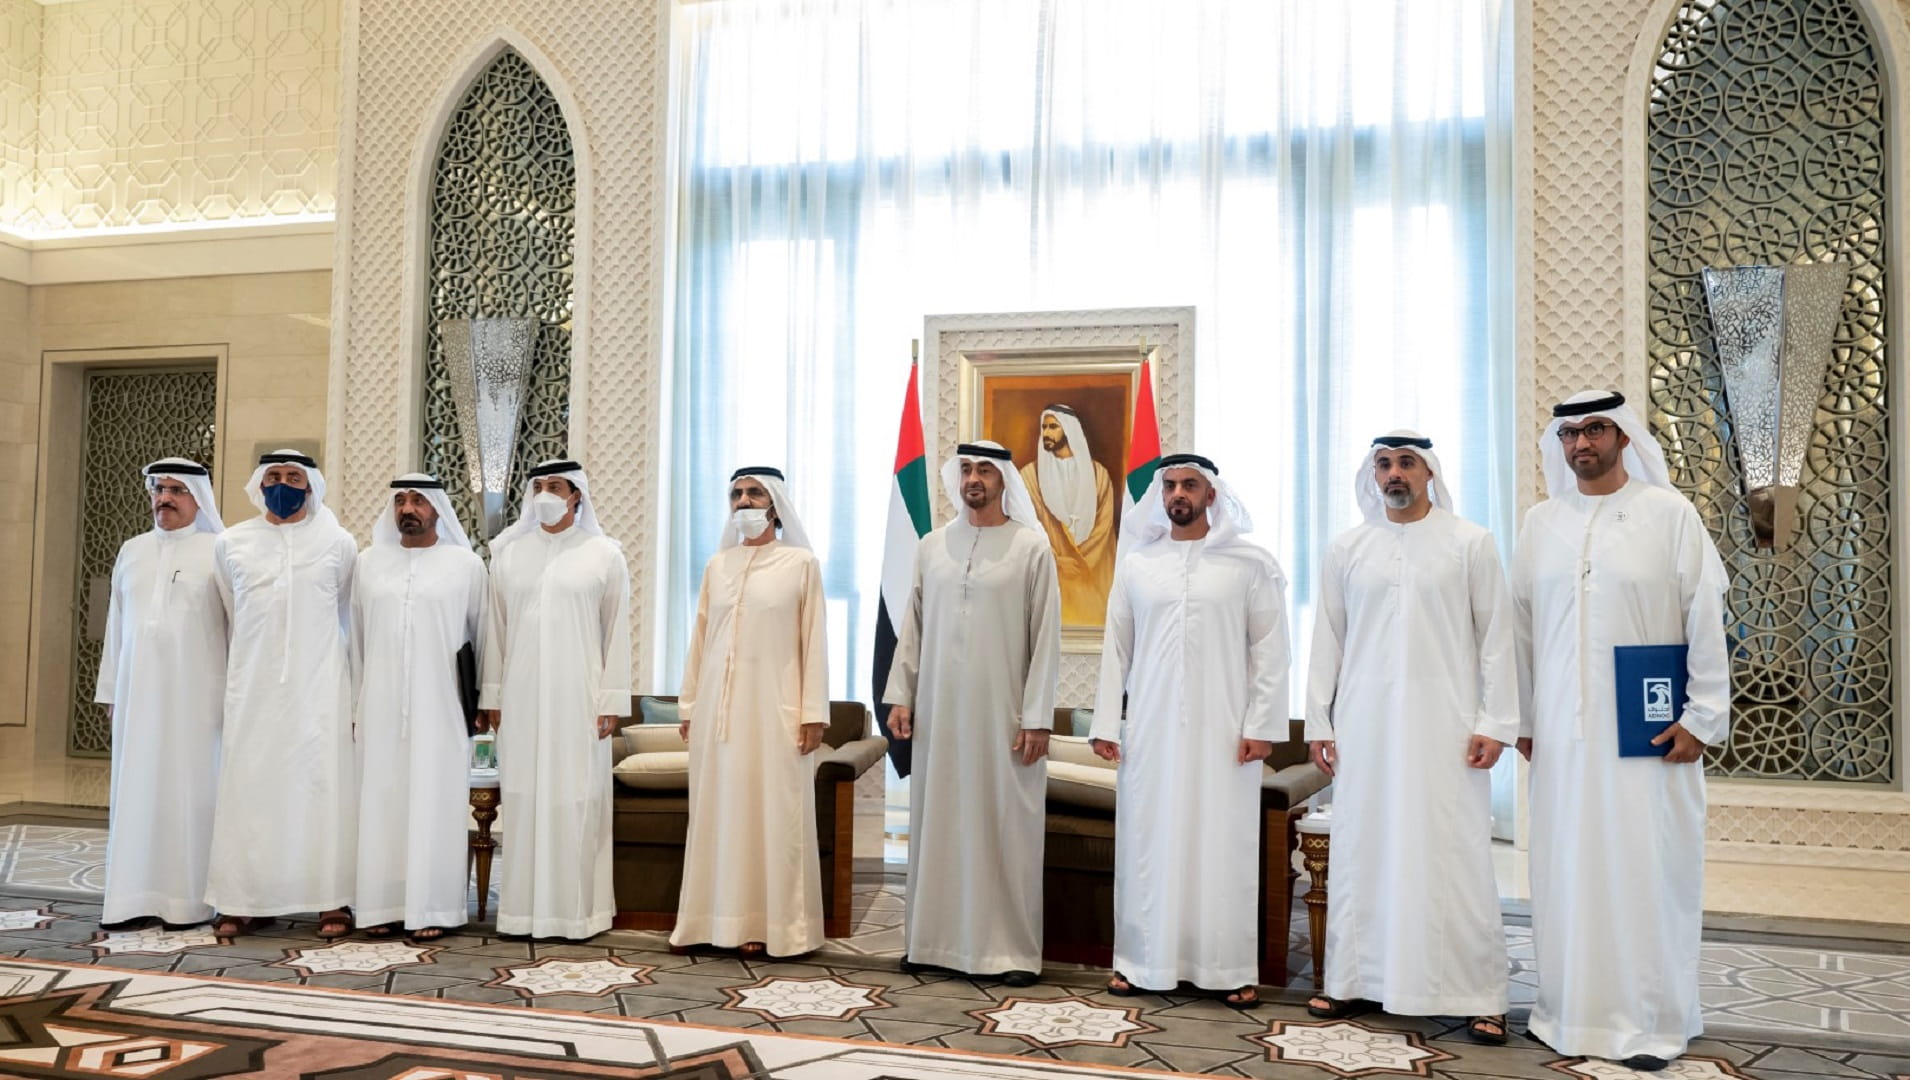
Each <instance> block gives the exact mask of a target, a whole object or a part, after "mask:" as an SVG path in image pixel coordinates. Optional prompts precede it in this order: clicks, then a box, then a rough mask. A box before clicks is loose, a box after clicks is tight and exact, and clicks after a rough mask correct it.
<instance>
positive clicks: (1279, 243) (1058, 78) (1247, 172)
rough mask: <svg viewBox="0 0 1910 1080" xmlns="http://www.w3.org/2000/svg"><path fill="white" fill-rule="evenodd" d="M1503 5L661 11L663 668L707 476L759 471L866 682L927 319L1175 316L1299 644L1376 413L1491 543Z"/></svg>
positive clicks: (709, 527)
mask: <svg viewBox="0 0 1910 1080" xmlns="http://www.w3.org/2000/svg"><path fill="white" fill-rule="evenodd" d="M1501 15H1502V11H1501V2H1500V0H1391V2H1372V3H1364V4H1358V5H1341V4H1319V3H1313V2H1310V0H1043V2H1041V3H1033V2H1029V0H770V2H762V3H757V2H752V0H716V2H705V3H686V4H682V5H679V6H678V8H677V16H676V17H677V19H678V25H677V34H676V41H677V42H678V52H677V54H676V56H675V58H674V63H675V71H674V78H675V86H676V88H677V93H676V99H677V101H678V102H679V103H680V104H679V106H678V113H677V116H676V139H677V141H678V149H679V154H678V161H679V162H680V166H679V169H678V172H677V175H676V178H675V182H676V185H677V214H678V217H677V239H676V249H675V265H674V270H673V280H674V297H675V299H674V309H673V311H672V313H671V324H670V332H671V337H670V342H671V344H670V369H669V378H670V380H671V385H670V393H669V403H670V413H671V415H670V427H669V431H670V436H669V438H670V445H669V447H668V453H667V454H666V457H665V460H666V462H667V466H666V467H667V468H668V469H669V476H668V484H669V506H670V508H671V511H672V512H671V514H670V520H669V522H668V523H667V525H666V532H665V535H666V537H667V540H666V544H667V545H668V546H667V556H666V571H667V575H668V581H667V583H666V586H665V588H666V597H667V606H666V609H665V627H664V634H665V645H666V647H665V649H664V655H663V658H662V662H663V668H662V671H663V678H664V680H665V681H666V682H667V681H672V680H674V679H675V678H676V677H677V676H678V674H679V673H680V672H681V668H682V657H683V642H684V637H685V635H686V633H687V629H688V625H689V621H690V616H691V615H692V614H693V612H694V606H695V600H696V587H697V580H698V575H699V573H700V571H701V568H702V565H703V562H704V561H705V560H706V559H707V558H708V556H709V555H710V553H711V552H712V551H714V549H715V546H716V541H717V536H718V532H719V529H720V526H721V523H722V520H723V518H724V516H725V513H726V507H725V506H724V505H723V493H724V491H725V485H726V481H727V478H728V473H729V470H730V469H731V468H732V467H733V466H735V465H738V464H777V465H782V466H784V467H785V468H786V470H787V471H788V472H789V474H790V481H791V484H790V486H791V494H792V498H793V499H794V500H796V501H797V503H798V505H799V506H800V509H801V511H802V514H803V518H804V523H805V525H807V527H808V529H809V532H810V534H811V536H812V537H813V538H814V540H815V541H816V545H817V548H818V554H819V555H820V556H821V558H822V561H823V566H824V567H825V574H826V589H827V592H828V596H829V601H830V605H831V610H830V622H829V635H830V638H829V640H830V649H831V656H830V664H831V668H832V672H833V676H832V687H831V689H832V691H833V692H834V693H835V694H837V695H854V696H864V697H865V698H866V696H867V695H868V693H869V688H868V687H866V686H865V685H863V684H864V682H865V681H866V678H867V676H866V670H867V655H868V651H869V627H870V626H871V625H872V621H873V612H874V607H875V597H876V592H877V578H878V574H879V562H880V558H881V547H882V531H883V526H884V520H885V518H884V513H885V508H886V505H887V504H886V498H887V490H888V482H889V467H890V462H891V460H892V457H893V452H894V438H895V422H896V412H897V407H898V405H899V403H900V399H901V394H902V388H903V385H904V382H905V380H906V379H907V376H908V342H909V339H910V338H911V337H918V336H920V334H921V326H922V319H923V317H924V316H926V315H930V314H954V313H961V312H984V311H1015V310H1030V309H1070V308H1100V307H1138V306H1151V305H1160V304H1186V303H1192V304H1194V305H1195V306H1196V320H1197V321H1196V326H1195V341H1196V348H1197V353H1196V356H1195V361H1194V362H1195V364H1196V402H1195V414H1196V428H1197V437H1196V440H1195V442H1196V446H1197V448H1198V449H1200V450H1202V451H1203V452H1205V453H1208V454H1209V455H1210V456H1212V457H1214V458H1215V459H1216V460H1218V461H1219V462H1220V464H1221V467H1222V468H1223V470H1224V471H1225V472H1226V474H1227V476H1228V478H1229V479H1231V480H1233V481H1234V482H1235V484H1236V486H1237V487H1238V488H1239V489H1240V491H1241V492H1242V494H1243V495H1244V497H1245V498H1246V499H1247V501H1248V504H1249V506H1250V507H1251V508H1252V510H1253V512H1254V515H1255V517H1256V519H1257V521H1258V524H1259V529H1258V532H1257V534H1256V536H1257V538H1258V539H1259V540H1260V541H1261V542H1262V543H1264V544H1265V545H1266V546H1267V547H1269V548H1271V549H1272V550H1273V551H1274V552H1275V553H1276V554H1277V555H1278V556H1279V557H1280V559H1281V561H1282V563H1283V564H1284V565H1285V566H1286V568H1287V571H1288V574H1289V576H1290V577H1291V578H1292V580H1293V582H1294V585H1293V589H1292V599H1293V601H1294V605H1295V609H1296V612H1297V621H1296V627H1295V629H1296V630H1298V631H1301V632H1302V636H1300V637H1299V638H1297V639H1296V640H1297V641H1298V642H1299V643H1300V644H1301V645H1304V642H1305V640H1306V638H1305V636H1304V632H1305V631H1306V630H1307V629H1308V628H1309V627H1310V619H1309V611H1310V603H1311V595H1312V589H1311V575H1312V571H1313V566H1314V564H1315V563H1316V562H1317V558H1318V552H1319V550H1320V549H1321V546H1322V545H1323V544H1324V542H1325V541H1326V539H1328V538H1329V537H1330V536H1331V535H1332V534H1334V533H1335V532H1338V531H1339V530H1341V529H1344V528H1346V527H1348V526H1350V525H1352V524H1354V523H1355V522H1356V521H1357V510H1356V509H1355V506H1354V502H1353V495H1352V474H1353V470H1354V466H1355V462H1356V461H1357V459H1358V458H1359V457H1360V456H1362V455H1363V454H1364V452H1365V448H1366V445H1367V443H1368V442H1369V441H1370V439H1371V436H1373V435H1375V434H1378V433H1380V432H1383V431H1386V430H1388V429H1390V428H1393V427H1395V426H1400V425H1410V426H1417V427H1419V428H1421V429H1423V430H1425V431H1427V432H1428V433H1429V434H1431V435H1432V436H1433V437H1434V438H1435V440H1436V441H1437V443H1438V448H1439V451H1440V453H1441V456H1442V458H1443V460H1444V461H1445V463H1446V467H1447V469H1448V470H1449V471H1450V472H1451V474H1452V475H1451V476H1450V478H1449V479H1450V480H1451V481H1452V485H1453V487H1454V489H1455V491H1456V492H1457V493H1458V498H1459V499H1460V501H1461V503H1462V507H1461V508H1462V510H1463V511H1464V512H1466V513H1467V514H1468V515H1470V516H1472V517H1474V518H1475V519H1477V520H1480V521H1483V522H1486V523H1488V524H1491V525H1493V526H1494V527H1496V528H1499V529H1500V530H1501V534H1502V536H1506V537H1509V535H1510V532H1509V529H1510V525H1511V509H1510V507H1511V501H1510V500H1511V492H1512V476H1511V472H1512V468H1511V462H1512V460H1513V455H1512V454H1511V453H1510V452H1509V446H1508V443H1507V428H1508V427H1509V419H1510V415H1511V404H1510V382H1511V378H1510V375H1511V358H1510V334H1509V325H1510V318H1509V312H1507V311H1505V310H1503V309H1502V305H1503V303H1504V298H1505V297H1507V296H1509V295H1510V291H1509V288H1508V287H1507V285H1506V277H1505V276H1504V275H1505V261H1506V260H1505V259H1504V257H1503V256H1502V253H1501V251H1500V250H1499V247H1500V245H1502V244H1503V242H1504V240H1505V237H1506V235H1507V232H1506V218H1505V207H1506V205H1507V199H1506V197H1505V194H1506V193H1505V191H1504V184H1503V181H1502V179H1501V177H1502V176H1504V175H1505V154H1504V153H1503V149H1504V145H1505V143H1504V138H1503V126H1502V125H1503V119H1502V117H1503V111H1502V108H1501V102H1502V98H1503V95H1502V93H1501V85H1500V77H1501V76H1500V72H1501V71H1502V70H1503V68H1504V65H1503V64H1502V62H1501V54H1500V49H1501V42H1502V40H1503V39H1502V36H1501V33H1500V30H1501V27H1500V19H1501ZM931 464H933V463H931ZM1299 681H1302V680H1296V686H1297V683H1298V682H1299Z"/></svg>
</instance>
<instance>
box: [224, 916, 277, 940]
mask: <svg viewBox="0 0 1910 1080" xmlns="http://www.w3.org/2000/svg"><path fill="white" fill-rule="evenodd" d="M278 924H279V921H278V920H277V919H275V918H273V917H272V916H270V915H260V916H256V917H249V916H243V915H221V916H219V919H218V921H217V922H214V923H213V924H212V936H213V937H216V938H218V939H219V940H221V941H225V942H230V941H231V940H232V939H233V938H237V937H244V936H245V935H247V934H252V933H257V932H258V931H260V930H270V929H271V928H272V927H274V926H277V925H278Z"/></svg>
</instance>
